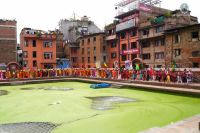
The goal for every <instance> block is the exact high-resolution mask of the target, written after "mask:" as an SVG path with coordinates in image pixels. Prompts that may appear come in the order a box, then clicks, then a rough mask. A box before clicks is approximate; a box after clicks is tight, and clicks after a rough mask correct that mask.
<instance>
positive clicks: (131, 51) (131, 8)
mask: <svg viewBox="0 0 200 133" xmlns="http://www.w3.org/2000/svg"><path fill="white" fill-rule="evenodd" d="M145 2H147V1H142V2H141V1H140V0H131V1H130V0H127V1H122V2H120V3H118V4H117V5H116V6H117V7H116V8H117V9H118V13H117V16H116V17H115V18H116V19H118V23H117V25H116V35H117V39H118V41H117V45H118V47H119V48H118V57H119V59H118V60H119V65H120V66H124V65H125V61H127V60H130V61H132V60H134V59H137V58H141V53H140V52H141V51H140V49H141V47H140V44H139V34H138V31H139V29H138V28H139V26H140V23H143V22H145V21H146V20H147V19H148V18H151V17H154V16H158V15H160V14H164V13H166V12H169V10H167V9H163V8H159V7H157V6H155V5H156V4H159V3H160V1H157V3H145ZM124 8H125V9H128V11H123V9H124Z"/></svg>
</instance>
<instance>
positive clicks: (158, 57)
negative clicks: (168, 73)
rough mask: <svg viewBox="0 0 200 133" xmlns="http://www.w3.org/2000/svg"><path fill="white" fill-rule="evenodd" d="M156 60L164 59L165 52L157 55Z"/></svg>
mask: <svg viewBox="0 0 200 133" xmlns="http://www.w3.org/2000/svg"><path fill="white" fill-rule="evenodd" d="M155 59H164V52H159V53H155Z"/></svg>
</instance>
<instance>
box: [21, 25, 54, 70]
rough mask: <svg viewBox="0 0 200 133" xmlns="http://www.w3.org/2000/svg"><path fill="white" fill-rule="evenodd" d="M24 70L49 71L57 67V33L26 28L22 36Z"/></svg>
mask: <svg viewBox="0 0 200 133" xmlns="http://www.w3.org/2000/svg"><path fill="white" fill-rule="evenodd" d="M20 47H21V49H22V51H23V68H25V69H34V68H39V69H48V68H55V67H56V33H55V32H50V33H48V32H44V31H41V30H34V29H31V28H24V29H22V31H21V34H20Z"/></svg>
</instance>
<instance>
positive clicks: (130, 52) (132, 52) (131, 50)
mask: <svg viewBox="0 0 200 133" xmlns="http://www.w3.org/2000/svg"><path fill="white" fill-rule="evenodd" d="M138 53H139V50H138V49H130V50H124V51H121V53H120V54H122V55H127V54H138Z"/></svg>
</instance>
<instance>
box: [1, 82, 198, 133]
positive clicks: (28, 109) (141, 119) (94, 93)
mask: <svg viewBox="0 0 200 133" xmlns="http://www.w3.org/2000/svg"><path fill="white" fill-rule="evenodd" d="M89 86H90V84H89V83H81V82H57V83H43V84H30V85H20V86H1V87H0V90H3V91H6V92H8V94H7V95H0V124H9V123H20V122H49V123H54V124H56V125H58V126H57V127H56V128H54V129H53V130H52V133H137V132H139V131H143V130H146V129H148V128H152V127H162V126H165V125H168V124H171V123H174V122H177V121H179V120H183V119H186V118H189V117H191V116H194V115H196V114H200V98H199V97H192V96H184V95H178V94H177V95H175V94H167V93H158V92H149V91H145V90H138V89H134V88H132V89H130V88H123V89H115V88H104V89H91V88H90V87H89ZM43 88H45V89H43ZM48 88H50V90H49V89H48ZM52 88H53V89H52ZM66 88H67V89H66ZM68 88H70V89H68ZM59 89H60V90H59ZM62 90H63V91H62ZM66 90H68V91H66ZM93 97H94V98H95V97H98V98H99V97H103V98H105V97H109V100H110V97H115V98H118V100H119V98H127V99H128V101H129V102H121V103H117V102H115V103H112V104H109V109H103V110H98V109H95V108H93V107H92V104H93V101H92V99H93ZM131 99H132V100H131ZM115 100H116V99H115ZM120 100H121V99H120ZM110 106H112V107H110ZM0 130H1V129H0Z"/></svg>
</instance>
